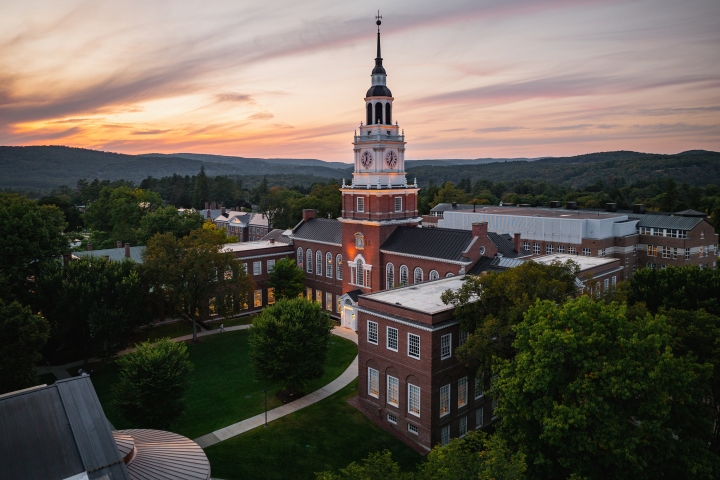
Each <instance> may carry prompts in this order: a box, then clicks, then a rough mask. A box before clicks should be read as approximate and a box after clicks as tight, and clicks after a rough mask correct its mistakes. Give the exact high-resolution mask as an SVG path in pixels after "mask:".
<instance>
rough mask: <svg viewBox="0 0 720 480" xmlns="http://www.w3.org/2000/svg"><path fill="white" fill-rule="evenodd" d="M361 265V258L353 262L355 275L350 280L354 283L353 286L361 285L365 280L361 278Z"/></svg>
mask: <svg viewBox="0 0 720 480" xmlns="http://www.w3.org/2000/svg"><path fill="white" fill-rule="evenodd" d="M363 264H364V263H363V261H362V258H358V259H357V260H355V267H354V269H355V275H354V278H351V280H354V281H355V285H362V284H363V282H364V280H365V279H364V278H363ZM351 273H352V272H351Z"/></svg>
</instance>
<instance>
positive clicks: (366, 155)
mask: <svg viewBox="0 0 720 480" xmlns="http://www.w3.org/2000/svg"><path fill="white" fill-rule="evenodd" d="M372 163H373V158H372V154H371V153H370V152H368V151H367V150H365V151H364V152H363V153H362V155H360V164H362V166H363V168H370V167H371V166H372Z"/></svg>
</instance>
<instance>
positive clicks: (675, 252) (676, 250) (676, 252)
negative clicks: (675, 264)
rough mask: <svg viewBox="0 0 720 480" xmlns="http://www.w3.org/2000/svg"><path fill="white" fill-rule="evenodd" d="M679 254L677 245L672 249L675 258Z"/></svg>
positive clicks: (675, 258)
mask: <svg viewBox="0 0 720 480" xmlns="http://www.w3.org/2000/svg"><path fill="white" fill-rule="evenodd" d="M677 255H678V249H677V247H673V249H672V258H673V260H677Z"/></svg>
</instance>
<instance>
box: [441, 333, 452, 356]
mask: <svg viewBox="0 0 720 480" xmlns="http://www.w3.org/2000/svg"><path fill="white" fill-rule="evenodd" d="M445 339H447V342H448V344H447V347H448V353H447V354H444V353H443V342H444V341H445ZM450 357H452V333H446V334H445V335H443V336H442V337H440V360H446V359H448V358H450Z"/></svg>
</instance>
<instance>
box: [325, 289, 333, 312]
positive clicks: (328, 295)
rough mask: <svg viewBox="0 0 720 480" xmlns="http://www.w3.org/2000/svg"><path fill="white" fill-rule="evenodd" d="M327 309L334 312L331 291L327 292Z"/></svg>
mask: <svg viewBox="0 0 720 480" xmlns="http://www.w3.org/2000/svg"><path fill="white" fill-rule="evenodd" d="M325 310H329V311H331V312H332V293H330V292H326V293H325Z"/></svg>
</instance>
